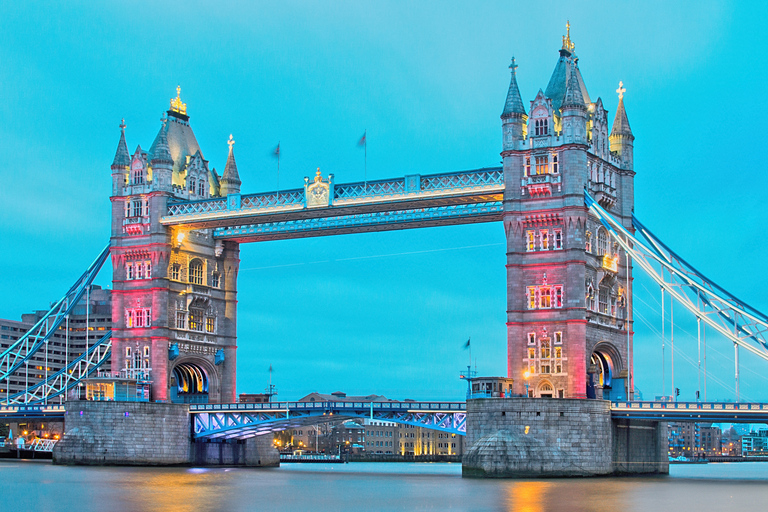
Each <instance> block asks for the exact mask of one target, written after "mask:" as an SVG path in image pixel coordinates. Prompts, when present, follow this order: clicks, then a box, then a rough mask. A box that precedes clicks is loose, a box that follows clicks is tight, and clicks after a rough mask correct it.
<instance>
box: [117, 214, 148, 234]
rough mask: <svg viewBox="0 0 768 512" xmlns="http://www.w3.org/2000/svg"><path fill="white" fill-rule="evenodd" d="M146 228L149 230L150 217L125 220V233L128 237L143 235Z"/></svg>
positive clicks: (127, 218)
mask: <svg viewBox="0 0 768 512" xmlns="http://www.w3.org/2000/svg"><path fill="white" fill-rule="evenodd" d="M145 227H146V228H147V230H149V217H143V216H139V217H126V218H125V219H123V233H125V234H127V235H141V234H143V233H144V229H145Z"/></svg>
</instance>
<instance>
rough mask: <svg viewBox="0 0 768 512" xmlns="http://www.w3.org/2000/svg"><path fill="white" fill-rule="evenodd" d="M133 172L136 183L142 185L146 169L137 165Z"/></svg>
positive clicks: (134, 182)
mask: <svg viewBox="0 0 768 512" xmlns="http://www.w3.org/2000/svg"><path fill="white" fill-rule="evenodd" d="M132 174H133V184H134V185H141V184H143V183H144V169H143V168H142V167H135V168H134V169H133V172H132Z"/></svg>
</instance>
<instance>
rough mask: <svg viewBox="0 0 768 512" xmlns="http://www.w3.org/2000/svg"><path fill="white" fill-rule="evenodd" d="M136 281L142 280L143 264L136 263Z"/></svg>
mask: <svg viewBox="0 0 768 512" xmlns="http://www.w3.org/2000/svg"><path fill="white" fill-rule="evenodd" d="M136 279H144V263H143V262H139V263H136Z"/></svg>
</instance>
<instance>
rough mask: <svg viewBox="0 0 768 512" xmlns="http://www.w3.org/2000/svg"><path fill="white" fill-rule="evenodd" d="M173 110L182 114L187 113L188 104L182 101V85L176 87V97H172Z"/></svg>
mask: <svg viewBox="0 0 768 512" xmlns="http://www.w3.org/2000/svg"><path fill="white" fill-rule="evenodd" d="M171 110H173V111H174V112H178V113H179V114H182V115H187V104H186V103H182V102H181V86H180V85H179V86H177V87H176V97H175V98H171Z"/></svg>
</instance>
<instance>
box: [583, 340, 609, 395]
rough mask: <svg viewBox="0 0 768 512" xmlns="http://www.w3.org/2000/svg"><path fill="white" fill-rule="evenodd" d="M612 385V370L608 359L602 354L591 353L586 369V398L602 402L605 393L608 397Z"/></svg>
mask: <svg viewBox="0 0 768 512" xmlns="http://www.w3.org/2000/svg"><path fill="white" fill-rule="evenodd" d="M612 383H613V368H612V366H611V361H610V359H609V358H608V357H606V356H605V354H603V353H602V352H598V351H595V352H593V353H592V356H591V357H590V359H589V367H588V368H587V398H596V399H599V400H602V399H603V398H605V396H604V395H605V394H606V393H607V394H608V395H610V391H609V390H610V389H611V387H612Z"/></svg>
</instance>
